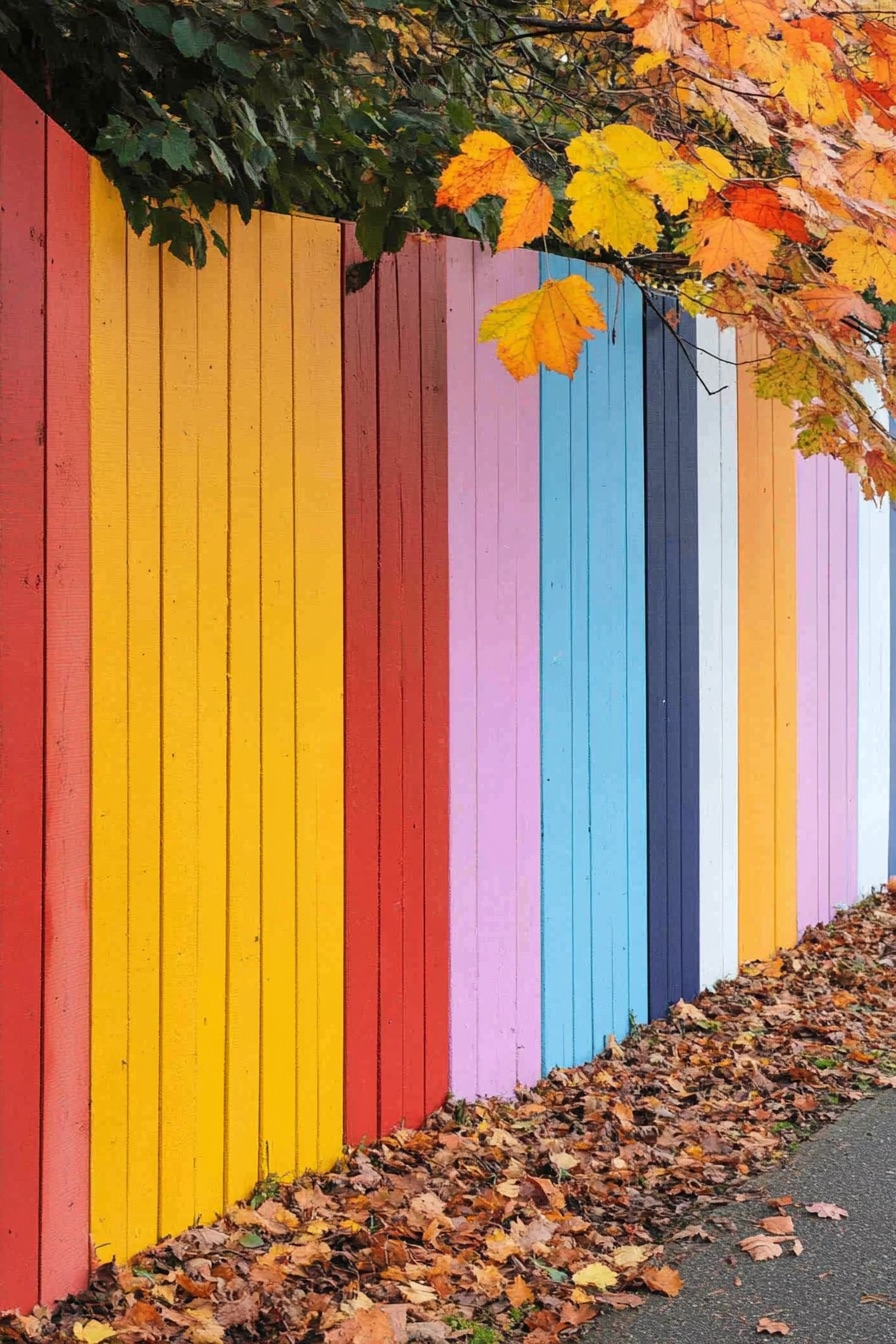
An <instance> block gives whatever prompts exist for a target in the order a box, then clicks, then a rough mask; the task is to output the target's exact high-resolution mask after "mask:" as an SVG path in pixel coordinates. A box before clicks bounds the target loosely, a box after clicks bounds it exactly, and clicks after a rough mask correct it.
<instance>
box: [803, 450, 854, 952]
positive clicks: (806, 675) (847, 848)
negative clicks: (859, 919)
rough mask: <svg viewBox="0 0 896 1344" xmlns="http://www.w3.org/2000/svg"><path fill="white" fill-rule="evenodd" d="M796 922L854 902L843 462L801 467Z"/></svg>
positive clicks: (850, 637) (849, 538)
mask: <svg viewBox="0 0 896 1344" xmlns="http://www.w3.org/2000/svg"><path fill="white" fill-rule="evenodd" d="M797 482H798V491H797V546H798V569H797V613H798V637H797V671H798V696H799V720H798V790H797V833H798V919H799V928H800V930H802V929H804V928H806V927H808V926H809V925H811V924H817V923H820V922H826V921H827V920H828V919H831V918H832V917H833V914H834V911H835V910H836V909H837V908H838V906H842V905H845V904H848V903H849V902H851V901H853V900H855V899H856V895H857V870H856V862H857V860H856V846H857V833H856V816H857V813H856V789H857V763H858V752H857V733H856V711H857V692H858V680H857V678H858V639H857V634H858V631H857V614H858V597H859V591H858V559H859V553H858V495H857V492H856V489H855V482H854V481H852V480H850V478H849V477H848V476H847V474H846V472H845V470H844V469H843V467H842V466H841V464H840V463H839V462H835V461H833V460H832V459H829V458H809V459H803V458H800V459H798V462H797Z"/></svg>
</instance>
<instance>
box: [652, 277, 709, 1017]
mask: <svg viewBox="0 0 896 1344" xmlns="http://www.w3.org/2000/svg"><path fill="white" fill-rule="evenodd" d="M669 311H672V312H677V306H676V305H675V304H673V303H672V302H671V301H669V300H665V299H659V298H657V299H652V300H649V301H647V302H645V308H644V326H645V330H644V345H645V351H644V405H645V446H646V534H645V535H646V553H647V856H648V857H647V874H648V958H649V998H648V1001H649V1012H650V1016H651V1017H662V1016H663V1015H664V1014H665V1012H666V1009H667V1008H668V1007H669V1005H670V1004H671V1003H675V1002H676V1001H677V1000H678V999H682V998H684V999H691V998H693V997H694V995H695V994H696V993H697V990H698V988H699V984H700V631H699V572H698V561H697V378H696V373H695V371H694V368H693V366H692V364H691V362H690V361H689V360H688V359H687V358H686V357H685V355H684V353H683V351H682V347H681V345H680V343H679V341H678V340H677V339H676V336H675V334H674V333H673V331H672V329H671V327H670V326H669V325H668V323H667V322H666V321H665V314H666V313H667V312H669ZM678 318H679V321H678V331H679V333H680V335H681V338H682V339H683V340H684V341H686V342H688V344H689V346H691V347H693V345H694V343H695V336H696V322H695V319H694V318H692V317H689V316H688V315H687V314H684V313H681V314H678Z"/></svg>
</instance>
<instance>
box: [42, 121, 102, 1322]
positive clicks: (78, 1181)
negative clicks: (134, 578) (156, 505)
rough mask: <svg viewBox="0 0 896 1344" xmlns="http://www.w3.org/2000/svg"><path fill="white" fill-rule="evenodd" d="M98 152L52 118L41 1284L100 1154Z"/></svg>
mask: <svg viewBox="0 0 896 1344" xmlns="http://www.w3.org/2000/svg"><path fill="white" fill-rule="evenodd" d="M88 165H89V160H88V158H87V155H86V154H85V152H84V150H83V149H81V148H80V146H79V145H76V144H75V142H74V141H73V140H72V139H70V138H69V136H67V135H66V134H65V132H64V131H62V130H60V129H59V127H58V126H55V125H54V124H53V122H48V123H47V198H46V199H47V281H46V321H47V336H46V359H47V386H46V408H47V422H46V457H47V461H46V555H47V559H46V587H45V603H46V705H45V714H46V743H45V751H46V760H45V767H44V769H45V800H44V807H45V819H44V825H45V833H44V986H43V990H44V1001H43V1012H44V1035H43V1133H42V1171H41V1257H40V1296H41V1300H42V1301H44V1302H51V1301H54V1300H55V1299H57V1298H61V1297H64V1296H65V1295H66V1294H67V1293H71V1292H77V1291H79V1290H80V1289H81V1288H83V1287H84V1286H85V1285H86V1282H87V1274H88V1268H89V1262H90V1241H89V1232H88V1197H89V1182H88V1173H89V1161H90V1152H89V1144H90V1118H89V1106H90V490H89V479H90V476H89V473H90V416H89V409H90V408H89V387H90V371H89V353H90V352H89V305H88V252H89V220H88V210H89V199H90V192H89V177H88V173H89V166H88Z"/></svg>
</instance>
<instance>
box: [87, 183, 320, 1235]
mask: <svg viewBox="0 0 896 1344" xmlns="http://www.w3.org/2000/svg"><path fill="white" fill-rule="evenodd" d="M92 210H93V223H92V227H93V239H92V244H93V245H92V250H91V270H92V280H93V285H92V294H93V323H92V337H91V340H92V365H93V380H92V390H93V397H92V402H93V404H92V420H93V424H92V429H93V443H94V449H93V476H92V488H93V498H92V514H93V517H92V521H93V536H94V545H93V569H92V573H93V608H94V628H93V712H94V729H93V773H94V856H93V882H94V900H93V913H94V920H93V923H94V935H93V937H94V967H95V974H94V983H93V1000H94V1002H93V1081H92V1099H93V1108H94V1112H93V1113H94V1129H93V1140H92V1154H91V1156H92V1163H91V1165H92V1205H93V1209H92V1225H93V1228H94V1232H95V1235H97V1234H98V1235H97V1240H98V1241H99V1242H101V1245H100V1247H99V1249H100V1252H101V1254H105V1255H106V1256H108V1255H110V1254H118V1255H122V1254H125V1255H126V1254H131V1253H133V1252H134V1251H136V1250H139V1249H140V1247H141V1246H143V1245H145V1244H147V1243H148V1242H151V1241H153V1240H155V1239H156V1238H157V1237H158V1236H159V1235H160V1234H161V1233H164V1232H166V1231H168V1232H174V1231H177V1230H178V1229H179V1228H182V1227H184V1226H187V1225H189V1224H190V1223H191V1222H192V1221H193V1220H194V1219H195V1218H196V1217H202V1218H208V1217H210V1216H212V1215H213V1214H215V1213H216V1212H218V1211H219V1210H221V1209H222V1208H223V1207H224V1206H225V1204H226V1203H228V1202H231V1201H232V1200H233V1199H234V1198H237V1197H242V1196H244V1195H245V1194H246V1193H247V1192H248V1191H249V1189H250V1188H251V1186H252V1185H253V1184H254V1182H255V1181H256V1180H257V1179H258V1178H259V1176H260V1175H262V1174H265V1173H267V1172H268V1171H276V1172H278V1173H280V1174H281V1175H286V1174H288V1173H290V1172H294V1171H296V1170H297V1169H299V1168H302V1169H304V1168H306V1167H309V1166H314V1167H317V1166H326V1165H327V1164H328V1163H330V1162H332V1161H333V1160H334V1158H335V1157H336V1156H337V1155H338V1153H339V1150H340V1146H341V1139H342V1116H341V1093H342V1078H341V1075H342V1031H341V1021H342V1015H341V1005H342V845H343V835H342V788H341V781H342V612H341V589H342V509H341V495H342V481H341V416H340V382H341V372H340V366H341V359H340V347H341V341H340V308H339V283H340V236H339V229H338V227H337V226H336V225H328V224H323V223H317V222H314V221H308V220H289V219H286V218H277V219H276V220H273V219H272V217H268V216H265V217H263V218H262V217H260V216H255V217H254V218H253V221H252V223H251V224H250V225H249V226H244V225H243V224H242V223H241V222H240V221H239V220H238V218H237V217H236V216H231V217H230V218H228V217H227V216H226V215H224V214H222V215H221V216H220V217H219V220H218V226H219V228H220V229H221V231H222V232H223V233H224V234H225V236H228V237H229V240H230V244H231V255H230V260H229V263H226V262H224V261H223V259H220V258H213V259H212V260H211V261H210V264H209V265H208V267H207V268H205V269H204V270H203V271H201V272H196V271H191V270H189V269H188V268H186V267H183V266H180V265H179V264H178V263H176V262H175V261H174V260H173V258H171V257H170V256H168V255H162V254H161V252H160V251H159V250H156V249H153V250H150V249H149V247H148V245H147V243H146V242H145V241H144V242H141V241H139V240H137V239H135V238H134V237H133V236H132V235H126V233H125V230H124V225H123V219H122V215H121V209H120V205H119V204H118V202H117V200H115V199H114V198H113V197H112V195H111V193H110V191H109V189H108V187H107V186H106V184H105V183H104V182H103V180H102V179H101V177H100V175H99V173H98V172H97V173H96V175H95V178H94V183H93V193H92ZM160 835H161V845H160V844H159V837H160ZM99 967H102V971H101V972H100V971H99V970H98V969H97V968H99ZM113 1112H114V1113H113Z"/></svg>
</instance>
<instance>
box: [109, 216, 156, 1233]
mask: <svg viewBox="0 0 896 1344" xmlns="http://www.w3.org/2000/svg"><path fill="white" fill-rule="evenodd" d="M127 254H128V260H127V284H128V377H127V397H128V466H127V533H128V536H127V540H128V571H127V572H128V606H127V638H128V728H127V741H128V796H127V807H128V846H129V856H130V857H129V870H128V886H127V910H128V949H129V950H128V995H127V1012H126V1016H127V1021H128V1032H129V1046H128V1079H129V1087H128V1181H127V1190H128V1223H127V1239H126V1242H125V1244H124V1246H122V1247H118V1248H117V1249H118V1251H119V1253H121V1252H122V1251H123V1252H124V1254H126V1255H132V1254H134V1253H135V1252H136V1251H139V1250H141V1249H143V1248H144V1247H145V1246H150V1245H152V1244H153V1242H154V1241H155V1240H156V1238H157V1237H158V1217H159V957H160V951H161V949H160V932H161V931H160V923H159V921H160V911H161V904H160V903H161V888H160V882H161V872H160V859H159V826H160V824H161V774H160V769H159V759H160V758H159V749H160V732H161V722H160V696H161V666H160V659H161V608H160V601H161V568H160V565H161V557H160V509H161V442H160V433H159V416H160V407H161V357H160V349H159V329H160V323H161V318H160V297H161V296H160V269H161V253H160V251H159V249H158V248H157V247H152V248H151V247H150V246H149V237H148V235H145V236H144V237H143V238H142V239H138V238H137V237H136V236H135V235H134V234H133V233H131V232H130V231H128V241H127ZM118 900H119V903H120V904H121V905H124V903H125V893H124V891H122V892H121V893H120V894H119V897H118ZM119 1011H122V1010H121V1009H119Z"/></svg>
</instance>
